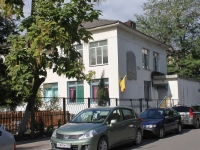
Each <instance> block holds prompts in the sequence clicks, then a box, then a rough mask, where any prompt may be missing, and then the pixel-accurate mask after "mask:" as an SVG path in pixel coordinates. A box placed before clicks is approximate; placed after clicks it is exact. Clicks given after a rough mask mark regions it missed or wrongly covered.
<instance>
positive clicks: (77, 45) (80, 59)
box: [73, 44, 83, 64]
mask: <svg viewBox="0 0 200 150" xmlns="http://www.w3.org/2000/svg"><path fill="white" fill-rule="evenodd" d="M79 46H80V47H81V48H80V49H77V47H79ZM73 47H74V48H75V50H76V51H77V52H79V53H80V54H81V56H82V58H79V59H78V62H79V63H82V64H83V44H76V45H73ZM81 51H82V53H81Z"/></svg>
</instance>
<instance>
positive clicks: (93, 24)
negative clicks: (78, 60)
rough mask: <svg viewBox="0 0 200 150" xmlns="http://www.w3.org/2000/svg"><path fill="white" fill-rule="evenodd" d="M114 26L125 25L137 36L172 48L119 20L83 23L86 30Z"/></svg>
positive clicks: (99, 20)
mask: <svg viewBox="0 0 200 150" xmlns="http://www.w3.org/2000/svg"><path fill="white" fill-rule="evenodd" d="M114 24H119V25H124V27H127V29H128V28H129V29H132V31H135V33H137V34H140V35H141V36H145V37H148V38H150V39H152V40H154V41H157V42H159V43H161V44H162V45H165V46H167V47H170V46H169V45H166V44H165V43H163V42H161V41H159V40H157V39H155V38H153V37H151V36H149V35H147V34H144V33H142V32H141V31H139V30H137V29H136V28H132V27H130V26H128V25H127V24H126V23H124V22H121V21H119V20H108V19H100V18H99V19H98V20H93V21H92V22H83V23H82V26H83V27H84V28H86V29H95V28H98V27H106V26H109V25H114Z"/></svg>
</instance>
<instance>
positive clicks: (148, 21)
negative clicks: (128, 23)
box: [136, 0, 200, 78]
mask: <svg viewBox="0 0 200 150" xmlns="http://www.w3.org/2000/svg"><path fill="white" fill-rule="evenodd" d="M199 7H200V1H196V0H173V1H169V0H148V2H147V3H145V4H144V6H143V9H144V14H143V15H136V18H137V21H136V23H137V29H139V30H140V31H142V32H143V33H146V34H148V35H150V36H152V37H154V38H156V39H158V40H161V41H162V42H164V43H166V44H168V45H169V46H170V47H171V50H170V51H168V74H175V73H177V74H180V75H184V76H189V77H195V78H199V69H200V68H199V67H200V64H199V61H198V60H199V58H200V55H199V50H200V49H199V47H200V43H199V29H200V22H199V17H200V11H199Z"/></svg>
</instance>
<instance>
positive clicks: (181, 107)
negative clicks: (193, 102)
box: [173, 106, 190, 112]
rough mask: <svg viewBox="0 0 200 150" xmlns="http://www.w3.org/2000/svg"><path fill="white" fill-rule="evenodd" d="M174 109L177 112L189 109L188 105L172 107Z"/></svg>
mask: <svg viewBox="0 0 200 150" xmlns="http://www.w3.org/2000/svg"><path fill="white" fill-rule="evenodd" d="M173 109H174V110H176V111H178V112H189V111H190V107H183V106H180V107H173Z"/></svg>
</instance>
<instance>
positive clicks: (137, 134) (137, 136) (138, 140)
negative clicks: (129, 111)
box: [134, 130, 142, 145]
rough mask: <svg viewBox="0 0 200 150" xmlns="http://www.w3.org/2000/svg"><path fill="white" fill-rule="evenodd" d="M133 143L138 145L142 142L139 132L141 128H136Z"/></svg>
mask: <svg viewBox="0 0 200 150" xmlns="http://www.w3.org/2000/svg"><path fill="white" fill-rule="evenodd" d="M134 143H135V144H136V145H140V144H141V143H142V132H141V130H137V132H136V137H135V141H134Z"/></svg>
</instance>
